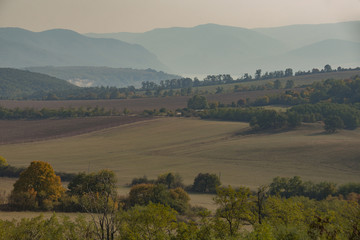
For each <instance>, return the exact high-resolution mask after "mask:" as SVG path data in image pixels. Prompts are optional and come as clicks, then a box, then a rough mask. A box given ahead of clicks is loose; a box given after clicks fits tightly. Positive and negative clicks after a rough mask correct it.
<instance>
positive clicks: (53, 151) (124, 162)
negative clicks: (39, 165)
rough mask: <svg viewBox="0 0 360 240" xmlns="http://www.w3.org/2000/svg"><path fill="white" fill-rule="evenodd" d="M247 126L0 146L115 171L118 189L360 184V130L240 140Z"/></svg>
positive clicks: (71, 165)
mask: <svg viewBox="0 0 360 240" xmlns="http://www.w3.org/2000/svg"><path fill="white" fill-rule="evenodd" d="M246 129H248V124H246V123H239V122H224V121H203V120H198V119H186V118H155V119H152V120H147V121H139V122H134V123H131V124H124V125H120V126H118V127H114V128H109V129H103V130H100V131H96V132H91V133H87V134H82V135H77V136H72V137H66V138H59V139H52V140H48V141H41V142H29V143H22V144H8V145H0V155H2V156H4V157H5V158H6V159H7V160H8V162H9V164H11V165H14V166H28V164H29V163H30V162H31V161H34V160H40V161H48V162H49V163H50V164H51V165H52V166H53V167H54V169H55V170H56V171H65V172H79V171H88V170H90V171H96V170H99V169H103V168H108V169H112V170H114V171H115V173H116V174H117V177H118V180H119V184H120V185H124V184H127V183H130V182H131V180H132V178H134V177H140V176H144V175H147V176H148V177H149V178H155V177H156V176H157V175H158V174H161V173H164V172H167V171H173V172H178V173H179V174H180V175H182V176H183V178H184V181H185V183H186V184H191V183H192V181H193V179H194V177H195V176H196V175H197V174H198V173H199V172H210V173H216V174H221V180H222V182H223V184H225V185H228V184H231V185H235V186H238V185H246V186H249V187H251V188H256V186H258V185H260V184H266V183H269V182H270V181H271V179H272V178H273V177H276V176H294V175H299V176H302V177H304V179H307V180H314V181H333V182H337V183H345V182H350V181H360V163H359V160H358V159H359V157H360V151H359V149H358V146H359V144H360V130H354V131H347V130H343V131H341V132H339V133H336V134H330V135H329V134H324V130H323V128H322V125H321V124H305V125H303V126H302V127H300V128H299V129H297V130H294V131H285V132H276V133H261V134H250V135H248V134H245V135H244V134H243V132H244V131H245V130H246Z"/></svg>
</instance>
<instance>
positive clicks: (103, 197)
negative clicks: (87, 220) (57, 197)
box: [80, 170, 121, 240]
mask: <svg viewBox="0 0 360 240" xmlns="http://www.w3.org/2000/svg"><path fill="white" fill-rule="evenodd" d="M90 178H92V180H95V183H94V184H95V186H93V187H91V188H88V189H87V190H86V192H84V194H83V195H82V196H81V200H80V204H81V206H82V207H83V209H85V211H86V212H88V213H89V215H90V217H91V220H92V223H93V225H94V228H95V234H96V236H97V239H101V240H105V239H106V240H114V239H115V234H116V233H117V232H118V224H117V220H116V216H117V213H118V211H119V210H120V208H121V206H120V204H119V201H118V199H117V193H116V179H115V174H114V172H112V171H110V170H100V171H99V172H98V173H96V174H92V175H91V177H90Z"/></svg>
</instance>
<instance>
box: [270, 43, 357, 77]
mask: <svg viewBox="0 0 360 240" xmlns="http://www.w3.org/2000/svg"><path fill="white" fill-rule="evenodd" d="M285 61H286V62H288V63H289V64H291V65H293V66H298V67H299V68H302V69H304V70H306V69H311V68H313V67H316V66H317V65H318V64H319V63H324V64H330V65H332V67H334V68H336V67H338V66H342V67H344V66H359V64H360V42H350V41H345V40H339V39H328V40H323V41H320V42H316V43H314V44H310V45H307V46H304V47H301V48H298V49H295V50H292V51H289V52H288V53H286V54H284V55H282V56H279V57H278V58H273V59H272V62H273V63H274V64H281V63H282V62H285Z"/></svg>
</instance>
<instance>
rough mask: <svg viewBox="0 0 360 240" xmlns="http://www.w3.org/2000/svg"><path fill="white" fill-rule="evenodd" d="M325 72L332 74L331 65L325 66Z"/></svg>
mask: <svg viewBox="0 0 360 240" xmlns="http://www.w3.org/2000/svg"><path fill="white" fill-rule="evenodd" d="M324 72H332V68H331V66H330V65H329V64H326V65H325V66H324Z"/></svg>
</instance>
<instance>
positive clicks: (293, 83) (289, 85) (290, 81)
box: [285, 80, 295, 89]
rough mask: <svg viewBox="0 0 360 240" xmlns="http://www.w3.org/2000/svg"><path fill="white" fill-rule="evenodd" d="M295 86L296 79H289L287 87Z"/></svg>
mask: <svg viewBox="0 0 360 240" xmlns="http://www.w3.org/2000/svg"><path fill="white" fill-rule="evenodd" d="M294 86H295V82H294V80H287V81H286V83H285V88H286V89H289V88H293V87H294Z"/></svg>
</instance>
